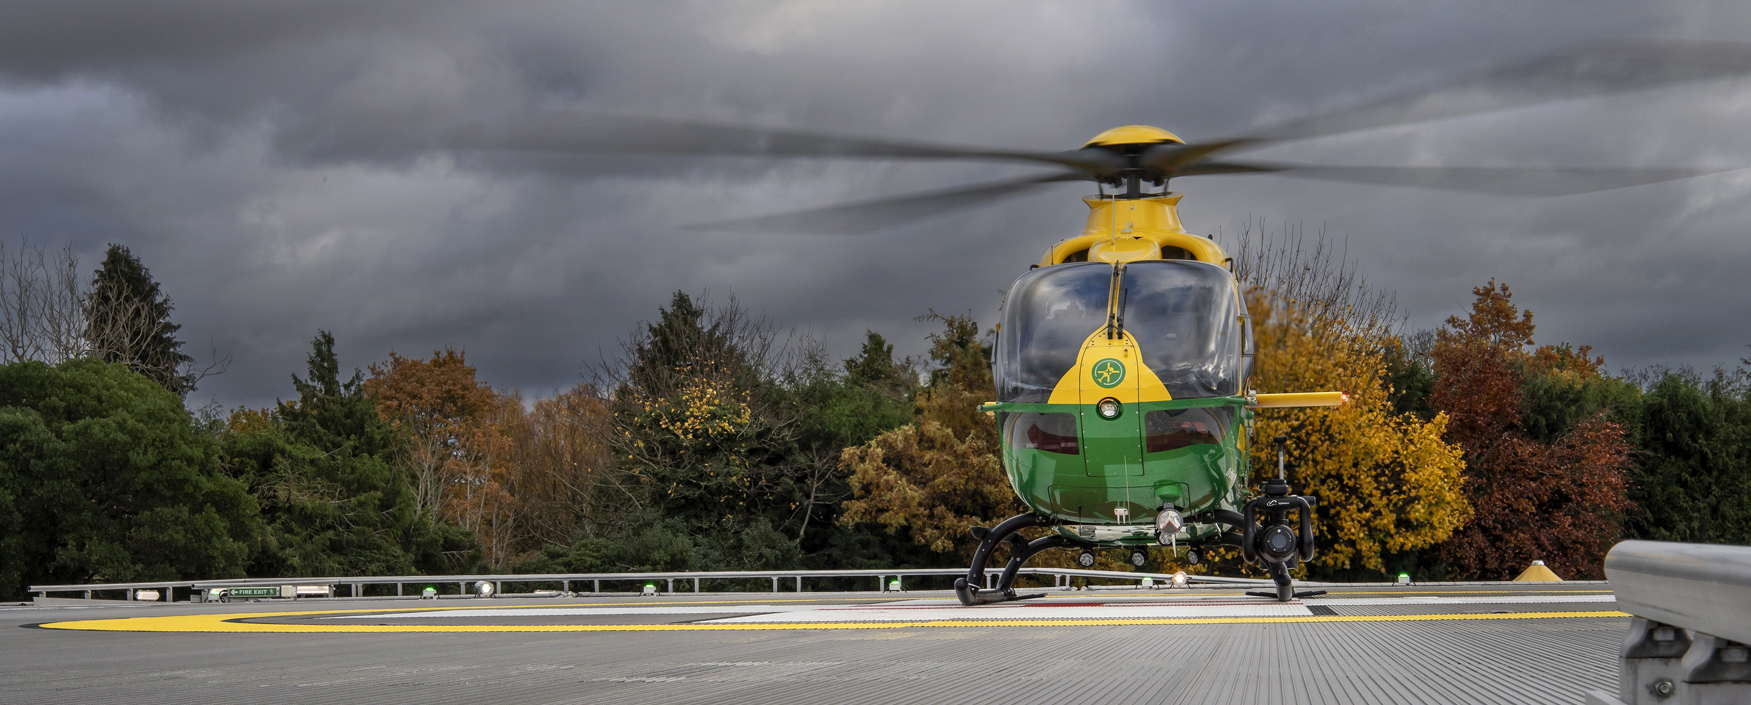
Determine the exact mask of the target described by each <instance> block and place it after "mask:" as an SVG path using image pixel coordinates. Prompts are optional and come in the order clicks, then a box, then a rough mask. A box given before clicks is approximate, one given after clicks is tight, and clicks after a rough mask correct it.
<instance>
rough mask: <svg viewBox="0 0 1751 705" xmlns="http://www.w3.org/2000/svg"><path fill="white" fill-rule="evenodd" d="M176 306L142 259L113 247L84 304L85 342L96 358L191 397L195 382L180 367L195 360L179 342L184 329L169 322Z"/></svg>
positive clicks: (177, 393)
mask: <svg viewBox="0 0 1751 705" xmlns="http://www.w3.org/2000/svg"><path fill="white" fill-rule="evenodd" d="M172 308H174V307H173V306H172V305H171V303H170V297H168V296H165V295H164V294H163V293H162V292H160V291H159V290H158V282H156V281H153V280H152V273H151V272H149V271H147V269H146V265H144V264H141V263H140V258H138V257H135V256H134V254H133V253H131V252H129V251H128V248H127V247H125V246H122V245H110V246H109V251H108V252H107V253H105V255H104V258H103V267H102V268H101V269H99V270H97V278H96V279H95V280H94V281H93V282H92V291H91V299H90V301H88V302H87V304H86V311H85V314H86V333H85V339H86V341H87V342H88V343H89V344H90V345H91V352H92V355H93V356H95V357H97V358H98V359H100V360H103V361H104V362H119V363H122V364H125V365H127V366H128V368H129V369H131V370H134V371H135V372H139V373H140V374H142V375H145V376H146V377H147V378H149V379H151V380H152V381H154V382H157V383H158V385H159V386H161V387H163V388H165V389H166V390H168V391H169V392H170V393H172V394H176V395H178V396H187V395H188V393H189V392H190V391H192V390H193V389H194V379H193V377H192V376H191V375H189V374H188V373H187V372H185V371H184V370H183V369H182V368H183V366H184V363H187V362H191V361H192V358H190V357H189V356H187V355H184V354H183V353H182V341H180V340H177V339H176V331H177V330H178V329H179V328H181V326H179V325H177V324H175V323H171V322H170V311H171V309H172Z"/></svg>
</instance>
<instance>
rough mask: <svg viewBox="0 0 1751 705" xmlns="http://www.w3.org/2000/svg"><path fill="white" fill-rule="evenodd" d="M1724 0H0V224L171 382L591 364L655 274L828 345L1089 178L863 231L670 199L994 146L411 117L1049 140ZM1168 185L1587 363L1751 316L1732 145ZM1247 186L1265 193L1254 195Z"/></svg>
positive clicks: (1233, 128)
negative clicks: (488, 132) (108, 282)
mask: <svg viewBox="0 0 1751 705" xmlns="http://www.w3.org/2000/svg"><path fill="white" fill-rule="evenodd" d="M1748 35H1751V5H1748V4H1747V3H1744V2H1742V1H1738V2H1734V1H1721V2H1682V1H1678V0H1647V1H1645V2H1627V1H1615V0H1607V1H1601V0H1590V1H1588V2H1550V3H1527V2H1494V1H1481V0H1480V1H1476V2H1410V1H1394V0H1363V1H1357V2H1340V3H1307V2H1304V1H1301V0H1280V1H1276V2H1236V1H1233V0H1223V1H1212V2H1166V1H1162V0H1157V1H1152V2H1116V1H1114V2H1106V1H1093V2H1064V1H1059V2H1027V1H1022V0H1002V1H993V2H954V3H945V2H916V3H877V2H825V1H818V2H696V3H690V2H667V1H653V2H636V3H630V2H617V3H588V2H564V1H560V0H499V1H497V2H492V3H479V2H476V3H463V2H449V1H445V0H313V1H307V2H291V1H289V0H275V1H271V2H268V1H261V2H257V1H249V2H244V1H239V0H155V1H154V2H150V3H141V2H132V1H128V0H110V1H107V2H105V1H86V0H9V1H8V2H6V3H4V4H3V5H0V237H3V238H5V241H6V243H7V245H8V247H11V246H13V245H15V244H16V243H18V242H19V241H20V239H21V238H26V237H28V238H29V240H30V241H31V242H32V243H35V244H44V245H49V246H59V245H62V244H71V245H72V247H73V248H74V250H75V251H76V252H77V253H79V254H80V255H81V256H82V257H83V258H84V262H85V263H86V265H87V268H95V267H96V265H97V262H98V260H99V259H100V257H101V252H102V250H103V248H104V247H105V245H106V244H107V243H112V242H113V243H122V244H125V245H127V246H128V247H129V248H131V249H132V250H133V252H134V253H135V254H136V255H138V256H139V257H140V258H141V259H142V260H143V261H144V262H145V263H146V265H147V266H148V267H150V268H151V270H152V273H153V275H154V276H155V277H156V278H157V279H158V281H159V282H160V283H161V284H162V286H163V288H164V290H165V291H166V292H167V293H168V294H169V295H170V296H171V298H172V299H173V300H174V302H175V304H176V311H175V314H174V320H175V321H176V322H178V323H180V324H182V326H183V329H182V331H181V334H182V338H183V340H185V341H186V343H187V346H188V348H189V350H190V352H193V353H195V354H197V355H201V356H204V355H205V354H206V352H207V351H208V349H209V348H216V349H218V350H219V351H221V352H222V353H228V354H230V355H232V356H234V362H233V364H232V366H231V369H230V371H229V372H227V373H226V374H224V375H223V376H221V377H218V378H213V379H209V380H207V381H206V382H205V383H204V384H203V385H202V387H201V389H200V390H198V391H197V392H196V393H195V394H194V395H193V396H191V398H190V402H191V404H192V405H199V404H203V403H207V402H209V401H212V400H217V401H218V402H220V403H222V404H225V405H227V406H235V405H239V404H247V405H257V406H259V405H262V404H266V403H269V402H271V401H272V400H273V399H275V398H276V397H288V396H290V395H291V394H292V392H291V386H290V383H289V379H288V375H290V374H292V373H294V372H296V373H300V374H301V373H302V372H303V360H304V356H305V354H306V353H307V352H308V347H309V341H310V339H311V338H312V337H313V336H314V335H315V333H316V331H317V330H318V329H328V330H332V331H333V332H334V334H335V337H336V339H337V340H338V343H339V344H338V350H339V352H340V355H341V363H342V365H343V367H345V368H352V367H364V366H366V365H367V364H369V363H371V362H373V361H377V360H381V359H383V358H385V357H386V356H387V354H388V353H389V351H391V350H395V351H398V352H400V353H402V354H406V355H427V354H430V353H431V352H432V351H433V350H434V349H437V348H441V347H443V346H446V345H448V346H454V347H457V348H462V349H464V350H466V352H467V354H468V358H469V360H470V361H471V362H473V363H474V364H475V365H476V366H477V367H478V368H479V369H480V373H481V375H482V377H483V378H484V379H486V380H487V381H489V382H491V383H492V384H494V385H498V386H506V387H517V388H520V389H522V390H523V391H524V392H525V393H527V394H531V395H545V394H548V393H551V392H552V391H553V390H555V389H559V388H564V387H567V386H570V385H571V384H573V383H575V382H576V381H577V380H578V379H579V375H580V372H581V371H582V369H583V367H584V366H585V365H586V364H587V363H590V362H594V361H596V360H597V359H599V358H600V356H601V355H603V354H612V353H613V352H614V351H615V347H616V340H617V339H619V338H621V337H623V336H624V335H625V334H626V332H627V331H628V330H629V329H631V328H632V326H634V325H635V324H636V323H637V322H639V321H641V320H645V319H649V318H651V317H653V316H654V315H655V314H656V312H657V308H658V307H659V306H661V305H664V304H666V303H667V302H668V300H669V298H670V296H671V295H672V293H673V292H674V291H675V290H677V289H680V290H684V291H687V292H690V293H695V294H697V293H700V292H704V291H707V290H709V291H711V292H712V294H713V295H714V297H715V298H717V299H719V300H722V299H723V298H725V297H726V296H727V295H728V294H730V293H731V292H733V293H734V295H735V296H736V297H737V298H738V299H739V300H740V301H741V303H742V304H743V305H744V306H746V307H748V308H750V309H752V310H754V311H757V312H763V313H765V314H767V315H768V316H770V317H771V318H772V319H773V321H774V322H776V323H778V324H780V325H781V326H784V327H795V328H796V329H798V330H802V331H807V332H809V333H810V334H812V335H813V336H814V337H816V338H818V339H821V340H823V341H825V342H826V344H827V346H828V348H829V350H831V351H832V352H833V353H834V354H835V355H838V356H844V355H849V354H851V353H852V352H854V351H855V349H856V346H857V345H858V344H859V343H860V342H861V338H862V333H863V331H864V329H866V328H869V329H874V330H876V331H877V332H880V333H883V334H884V335H886V336H888V337H889V339H890V340H893V341H894V342H895V343H897V346H898V348H899V351H900V352H901V353H918V352H921V351H922V350H923V349H924V347H925V341H924V335H925V333H927V332H928V331H929V330H930V329H931V328H932V326H930V325H929V324H924V323H918V322H915V321H914V320H913V318H914V317H915V316H917V315H919V314H921V313H924V312H925V311H926V310H928V309H931V308H934V309H936V310H938V311H944V312H955V311H966V310H971V311H973V312H974V313H975V314H976V315H977V316H978V317H979V318H980V320H981V321H982V322H985V323H986V324H987V325H988V324H989V322H990V321H991V320H992V319H993V317H994V314H995V311H996V309H997V306H998V304H999V303H1000V296H1001V292H1002V291H1003V290H1004V289H1005V288H1007V287H1008V286H1009V284H1010V282H1011V281H1012V280H1013V279H1014V278H1015V277H1016V276H1017V275H1018V274H1020V273H1022V272H1023V271H1025V270H1026V268H1027V266H1028V265H1029V264H1030V263H1032V262H1034V261H1036V260H1037V259H1038V257H1039V255H1040V253H1041V251H1043V250H1044V248H1045V247H1046V246H1047V245H1049V244H1051V243H1053V242H1055V241H1057V240H1059V239H1061V238H1063V237H1066V236H1069V235H1072V234H1075V233H1076V232H1077V231H1079V230H1080V228H1081V225H1082V222H1083V220H1084V218H1085V214H1086V208H1085V207H1084V206H1083V205H1082V204H1081V202H1080V201H1079V197H1080V196H1082V195H1083V194H1084V193H1085V192H1088V191H1089V190H1090V188H1089V186H1088V185H1086V184H1066V185H1061V186H1055V187H1051V188H1048V189H1044V190H1042V191H1039V192H1036V193H1034V194H1032V195H1029V196H1025V197H1021V198H1017V199H1013V200H1009V201H1003V202H999V203H998V204H995V205H991V206H987V207H982V208H978V209H974V210H970V211H966V212H962V213H958V214H954V215H948V216H942V217H938V218H933V219H929V220H924V221H919V222H916V223H913V224H909V225H906V226H903V227H898V228H894V229H890V230H886V231H882V232H879V233H876V234H873V235H866V236H859V237H845V236H798V235H759V234H745V233H736V234H723V233H710V232H699V231H695V230H688V229H685V227H684V226H687V225H690V224H695V223H700V222H705V221H711V220H717V219H724V218H730V217H737V216H747V215H755V214H760V213H765V212H771V211H782V210H786V209H794V208H806V207H811V206H822V205H829V204H833V203H836V202H840V201H844V200H855V199H860V198H869V197H874V196H880V195H888V194H897V193H903V192H906V191H910V190H917V189H925V188H937V187H945V186H951V185H955V184H962V183H968V182H973V181H979V180H985V179H994V178H1001V177H1007V176H1014V175H1018V174H1022V173H1026V172H1025V170H1023V169H1020V168H1017V167H1012V166H1003V165H989V164H950V163H908V164H892V163H881V162H858V161H789V162H771V161H756V160H747V159H713V160H703V161H691V160H690V161H683V160H679V159H674V158H643V159H632V158H625V157H620V158H612V159H606V158H600V157H564V158H556V159H543V160H527V159H524V160H503V159H480V158H476V157H472V156H469V155H465V154H464V155H454V154H447V153H443V152H438V151H421V150H415V149H408V148H407V145H410V144H420V143H422V140H426V139H428V138H429V137H430V136H431V135H433V134H436V133H438V132H439V131H442V130H444V129H446V128H447V127H450V126H453V125H456V124H461V123H466V122H470V121H486V122H491V121H493V120H502V119H508V118H515V117H516V116H520V115H533V114H538V113H541V112H543V111H550V110H557V109H585V110H598V111H608V112H615V113H627V114H638V115H655V116H663V117H667V118H676V119H694V120H713V121H720V122H734V123H748V124H756V125H763V126H773V127H786V128H792V129H805V130H811V131H828V132H838V133H848V134H853V135H871V136H881V137H893V138H904V139H912V140H923V141H940V142H953V143H971V144H978V145H989V146H992V147H1001V148H1014V149H1033V150H1061V149H1074V148H1076V147H1078V146H1080V145H1081V144H1082V142H1084V141H1085V140H1087V139H1088V138H1089V137H1091V136H1093V135H1094V134H1096V133H1098V132H1100V131H1101V130H1104V129H1106V128H1108V127H1112V126H1115V125H1120V124H1126V123H1147V124H1153V125H1157V126H1160V127H1163V128H1166V129H1168V130H1171V131H1174V132H1176V133H1178V134H1179V135H1180V136H1182V137H1186V138H1188V139H1196V138H1200V137H1202V138H1214V137H1220V136H1224V135H1228V134H1232V133H1235V132H1239V131H1242V130H1244V129H1246V128H1248V127H1257V126H1263V125H1267V124H1270V123H1273V122H1276V121H1280V120H1287V119H1291V118H1294V117H1298V116H1305V115H1310V114H1314V113H1317V112H1320V111H1321V110H1326V109H1331V108H1336V107H1341V106H1343V105H1345V104H1347V103H1352V102H1354V101H1357V100H1360V99H1363V98H1366V97H1369V96H1375V95H1379V94H1381V93H1382V92H1390V91H1391V90H1392V89H1394V88H1398V87H1404V86H1410V85H1416V84H1418V83H1421V82H1425V81H1429V80H1434V79H1438V78H1439V77H1441V76H1444V75H1451V74H1453V73H1455V72H1458V71H1462V70H1464V69H1467V68H1471V67H1475V66H1478V65H1480V64H1482V63H1489V62H1492V61H1495V60H1499V59H1504V58H1513V57H1521V56H1533V55H1540V54H1548V53H1551V52H1555V51H1558V50H1561V49H1564V48H1567V47H1572V46H1575V45H1577V44H1582V43H1586V42H1588V41H1591V40H1596V39H1601V38H1680V39H1714V40H1740V39H1743V38H1744V37H1746V36H1748ZM1747 124H1751V78H1748V79H1740V80H1737V81H1730V80H1729V81H1715V82H1710V83H1704V84H1697V85H1692V86H1685V87H1679V88H1670V89H1664V90H1660V91H1656V92H1649V93H1643V94H1634V95H1623V96H1612V97H1605V98H1593V99H1585V100H1578V101H1570V102H1563V103H1557V104H1552V105H1547V106H1542V107H1538V108H1530V109H1522V110H1515V111H1508V112H1503V113H1499V114H1493V115H1488V116H1481V117H1471V118H1464V119H1457V120H1450V121H1444V122H1440V123H1433V124H1426V125H1418V126H1415V127H1407V128H1394V129H1387V130H1376V131H1371V132H1366V133H1356V134H1349V135H1343V136H1338V137H1330V138H1325V139H1322V140H1315V141H1311V142H1305V143H1300V144H1297V145H1293V146H1288V147H1280V148H1275V149H1273V150H1271V151H1268V152H1258V153H1256V155H1249V156H1257V157H1261V158H1273V159H1285V160H1294V161H1319V162H1322V163H1338V164H1419V165H1480V166H1703V167H1715V168H1726V167H1736V166H1741V165H1748V164H1751V131H1748V130H1747V129H1746V128H1745V126H1746V125H1747ZM1174 189H1175V190H1177V191H1182V192H1185V193H1186V194H1187V195H1186V198H1185V201H1184V202H1183V204H1182V215H1183V216H1184V219H1185V222H1186V224H1187V227H1188V228H1189V229H1191V230H1192V231H1194V232H1198V233H1214V232H1218V231H1220V232H1222V233H1223V234H1224V235H1228V236H1232V235H1233V234H1234V233H1235V232H1236V231H1237V230H1239V229H1241V228H1242V227H1244V225H1245V223H1246V222H1247V221H1248V219H1249V218H1252V219H1263V220H1264V221H1265V223H1266V227H1268V228H1270V229H1272V230H1276V229H1278V228H1280V227H1281V225H1282V224H1283V223H1302V224H1305V226H1306V227H1307V228H1308V230H1309V231H1315V230H1318V229H1319V228H1322V227H1323V228H1324V229H1325V231H1326V232H1327V233H1328V234H1330V235H1331V236H1333V237H1337V238H1342V239H1344V240H1345V242H1347V247H1348V250H1347V251H1348V253H1349V254H1350V255H1351V256H1352V257H1353V258H1355V259H1356V260H1358V261H1359V264H1360V267H1361V268H1362V270H1363V271H1364V272H1365V273H1366V274H1367V275H1368V277H1369V278H1370V280H1371V281H1372V283H1374V284H1375V285H1377V286H1379V287H1381V288H1384V289H1387V290H1391V291H1396V292H1397V294H1398V298H1399V301H1400V303H1401V308H1402V310H1403V312H1404V313H1405V314H1406V315H1408V316H1409V325H1410V326H1411V327H1412V328H1424V327H1433V326H1435V325H1438V324H1439V323H1440V322H1441V321H1442V320H1443V319H1445V318H1446V317H1447V316H1449V315H1453V314H1457V313H1461V312H1462V311H1463V310H1465V308H1466V307H1467V306H1468V305H1469V303H1470V299H1471V296H1470V289H1471V287H1473V286H1477V285H1480V284H1483V283H1485V282H1487V281H1488V280H1490V279H1491V278H1495V279H1497V280H1499V281H1503V282H1506V283H1508V284H1509V285H1511V286H1512V287H1513V289H1514V293H1515V301H1516V303H1518V304H1520V305H1521V306H1523V307H1525V308H1529V309H1531V310H1532V311H1534V312H1535V315H1536V317H1535V322H1536V323H1537V324H1538V334H1537V336H1536V338H1537V340H1538V341H1539V342H1540V343H1547V342H1560V341H1572V342H1575V343H1578V344H1591V345H1592V346H1594V348H1595V350H1596V351H1597V352H1598V353H1600V354H1603V355H1604V356H1605V358H1606V360H1607V363H1608V365H1609V366H1610V367H1611V368H1612V369H1614V370H1615V369H1619V368H1622V367H1627V366H1641V365H1649V364H1670V365H1680V364H1689V365H1694V366H1697V367H1701V368H1705V369H1706V368H1709V367H1712V366H1714V365H1716V364H1721V363H1736V362H1737V360H1738V358H1740V357H1743V356H1745V355H1746V353H1747V349H1746V345H1747V344H1751V325H1748V324H1751V296H1748V295H1747V291H1751V287H1748V286H1747V284H1746V279H1747V273H1748V272H1751V238H1748V237H1747V231H1748V226H1747V223H1751V198H1748V196H1751V170H1747V171H1738V172H1728V173H1724V174H1719V175H1714V176H1707V177H1702V178H1696V179H1689V180H1685V181H1679V182H1672V183H1665V184H1656V185H1652V186H1642V187H1637V188H1631V189H1622V190H1616V191H1608V192H1603V193H1595V194H1587V195H1580V196H1569V197H1562V198H1551V199H1516V198H1507V197H1500V196H1484V195H1467V194H1453V193H1446V192H1438V191H1424V190H1416V189H1409V188H1397V187H1381V186H1365V185H1353V184H1336V183H1331V184H1327V183H1320V182H1313V181H1306V180H1301V179H1291V178H1283V177H1274V176H1244V177H1236V176H1221V177H1203V178H1195V179H1194V178H1187V179H1182V180H1178V181H1175V182H1174ZM1255 222H1256V221H1255Z"/></svg>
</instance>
